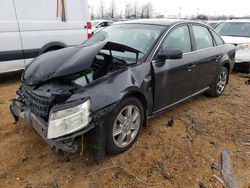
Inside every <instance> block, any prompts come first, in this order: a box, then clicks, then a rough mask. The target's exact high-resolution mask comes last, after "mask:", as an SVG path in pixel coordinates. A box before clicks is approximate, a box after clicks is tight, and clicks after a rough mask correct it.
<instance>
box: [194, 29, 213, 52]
mask: <svg viewBox="0 0 250 188" xmlns="http://www.w3.org/2000/svg"><path fill="white" fill-rule="evenodd" d="M193 31H194V38H195V42H196V50H201V49H205V48H210V47H213V38H212V36H211V34H210V33H209V31H208V29H207V28H206V27H203V26H198V25H194V26H193Z"/></svg>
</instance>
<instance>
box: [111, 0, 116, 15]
mask: <svg viewBox="0 0 250 188" xmlns="http://www.w3.org/2000/svg"><path fill="white" fill-rule="evenodd" d="M115 8H116V7H115V0H112V1H111V7H110V10H111V12H110V17H111V18H114V17H115Z"/></svg>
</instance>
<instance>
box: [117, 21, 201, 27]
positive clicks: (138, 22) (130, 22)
mask: <svg viewBox="0 0 250 188" xmlns="http://www.w3.org/2000/svg"><path fill="white" fill-rule="evenodd" d="M178 23H199V24H203V25H205V24H204V23H202V22H196V21H191V20H180V19H138V20H129V21H124V22H118V23H117V24H149V25H162V26H171V25H175V24H178Z"/></svg>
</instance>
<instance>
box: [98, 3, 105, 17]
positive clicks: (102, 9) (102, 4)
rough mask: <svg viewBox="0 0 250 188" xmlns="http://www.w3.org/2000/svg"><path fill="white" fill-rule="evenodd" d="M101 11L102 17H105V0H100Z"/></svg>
mask: <svg viewBox="0 0 250 188" xmlns="http://www.w3.org/2000/svg"><path fill="white" fill-rule="evenodd" d="M99 11H100V17H101V18H103V17H104V2H103V0H100V7H99Z"/></svg>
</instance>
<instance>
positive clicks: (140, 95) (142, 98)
mask: <svg viewBox="0 0 250 188" xmlns="http://www.w3.org/2000/svg"><path fill="white" fill-rule="evenodd" d="M128 97H135V98H137V99H138V100H139V101H140V102H141V104H142V106H143V109H144V120H143V126H147V119H148V118H147V117H148V102H147V99H146V97H145V95H144V94H143V93H141V92H140V91H129V92H128V93H126V94H125V95H124V96H123V97H122V100H123V99H125V98H128Z"/></svg>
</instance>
